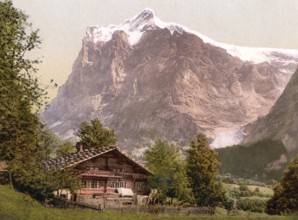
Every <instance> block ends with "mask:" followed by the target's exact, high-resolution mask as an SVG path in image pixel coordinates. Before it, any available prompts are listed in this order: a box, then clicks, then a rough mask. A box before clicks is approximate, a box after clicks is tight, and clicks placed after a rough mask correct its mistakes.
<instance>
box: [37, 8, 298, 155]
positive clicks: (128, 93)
mask: <svg viewBox="0 0 298 220" xmlns="http://www.w3.org/2000/svg"><path fill="white" fill-rule="evenodd" d="M297 63H298V52H297V51H287V50H270V49H252V48H241V47H235V46H230V45H225V44H220V43H216V42H214V41H212V40H210V39H208V38H206V37H204V36H202V35H200V34H198V33H195V32H193V31H190V30H188V29H187V28H185V27H182V26H179V25H176V24H168V23H164V22H162V21H160V20H159V19H158V18H157V17H155V16H154V14H153V12H152V11H151V10H149V9H146V10H144V11H142V12H141V13H140V14H138V15H136V16H135V17H133V18H131V19H128V20H126V21H125V22H124V23H123V24H121V25H119V26H110V27H107V28H103V27H97V26H92V27H89V28H88V29H87V33H86V37H85V38H84V39H83V45H82V49H81V51H80V53H79V55H78V57H77V59H76V61H75V63H74V65H73V69H72V72H71V74H70V76H69V78H68V80H67V82H66V83H65V84H64V85H63V86H62V87H61V88H60V89H59V92H58V95H57V97H56V98H55V99H54V100H53V101H52V103H51V104H50V106H49V107H48V108H47V110H46V111H45V112H44V113H43V114H42V118H43V119H44V120H45V121H47V122H48V124H49V126H50V128H52V129H53V130H54V131H55V132H57V133H58V134H59V135H61V136H63V137H64V138H70V137H73V135H74V134H75V132H76V131H77V129H78V127H79V125H80V123H81V122H83V121H86V120H90V119H92V118H95V117H99V118H100V119H101V120H102V122H103V123H104V124H105V125H106V126H108V127H110V128H113V129H115V131H116V134H117V136H118V144H119V145H120V146H121V147H123V148H130V149H131V148H138V147H140V146H144V143H146V142H148V141H150V140H152V139H154V138H156V137H165V138H167V139H169V140H173V141H176V142H178V143H180V144H181V145H184V144H186V143H187V142H188V141H189V138H191V137H193V135H195V134H196V133H197V132H199V131H202V132H205V133H206V134H207V135H208V137H210V141H211V142H212V141H213V142H212V144H213V146H214V147H222V146H225V145H229V144H231V143H232V144H233V143H236V142H239V141H240V140H242V139H243V137H244V136H245V134H244V133H243V129H242V128H243V126H245V125H246V124H248V123H250V122H252V121H255V120H256V119H257V118H258V117H259V116H263V115H265V114H266V113H268V111H269V109H270V107H271V106H272V105H273V104H274V102H275V101H276V99H277V98H278V96H279V95H280V93H281V92H282V90H283V88H284V87H285V85H286V83H287V82H288V80H289V78H290V76H291V74H292V73H293V72H294V70H295V68H296V66H297Z"/></svg>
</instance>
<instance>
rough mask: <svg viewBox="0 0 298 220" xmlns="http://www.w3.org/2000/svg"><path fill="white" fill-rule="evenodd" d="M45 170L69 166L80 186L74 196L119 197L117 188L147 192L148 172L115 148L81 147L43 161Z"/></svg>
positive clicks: (141, 192)
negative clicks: (76, 174)
mask: <svg viewBox="0 0 298 220" xmlns="http://www.w3.org/2000/svg"><path fill="white" fill-rule="evenodd" d="M43 165H44V166H45V167H46V168H47V169H65V168H70V167H71V168H73V169H74V170H76V171H77V173H78V175H79V176H80V179H81V184H82V188H81V189H80V190H78V191H77V192H75V197H81V196H87V197H93V198H95V197H105V198H117V197H120V196H121V195H119V193H118V191H117V188H126V189H131V190H132V191H133V193H134V195H144V194H146V193H148V187H147V178H148V176H149V175H152V173H151V172H150V171H149V170H147V169H146V168H145V167H143V166H142V165H140V164H138V163H137V162H135V161H134V160H132V159H131V158H129V157H128V156H126V155H125V154H123V153H122V152H121V151H120V150H118V149H117V148H115V147H109V148H103V149H90V150H89V149H85V150H82V149H81V150H80V151H79V152H77V153H73V154H69V155H66V156H63V157H58V158H55V159H53V160H49V161H46V162H44V164H43Z"/></svg>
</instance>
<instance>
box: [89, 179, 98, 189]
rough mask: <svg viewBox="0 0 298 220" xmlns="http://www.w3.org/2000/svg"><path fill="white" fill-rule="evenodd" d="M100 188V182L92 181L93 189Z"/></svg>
mask: <svg viewBox="0 0 298 220" xmlns="http://www.w3.org/2000/svg"><path fill="white" fill-rule="evenodd" d="M99 187H100V183H99V181H98V180H92V181H91V188H99Z"/></svg>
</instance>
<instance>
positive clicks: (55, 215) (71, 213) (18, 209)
mask: <svg viewBox="0 0 298 220" xmlns="http://www.w3.org/2000/svg"><path fill="white" fill-rule="evenodd" d="M247 217H248V218H251V219H255V218H258V219H268V217H266V216H264V215H258V214H253V213H244V212H243V213H240V212H239V213H238V216H229V217H227V216H226V214H225V212H224V211H223V210H221V211H219V212H217V216H213V217H203V216H202V217H187V216H186V217H178V216H175V217H167V216H156V215H149V214H129V213H121V214H117V213H107V212H104V213H99V212H94V211H89V210H71V209H57V208H46V207H44V206H42V205H41V204H39V203H38V202H36V201H35V200H33V199H32V198H31V197H29V196H27V195H25V194H22V193H19V192H16V191H14V190H12V189H11V188H10V187H9V186H3V185H0V219H1V220H12V219H17V220H23V219H24V220H29V219H30V220H35V219H36V220H40V219H44V220H46V219H55V220H62V219H66V220H70V219H71V220H76V219H84V220H88V219H90V220H91V219H92V220H94V219H106V220H114V219H115V220H116V219H117V220H121V219H127V220H136V219H140V220H151V219H152V220H154V219H188V220H189V219H218V218H220V219H231V218H232V219H241V218H243V219H247ZM270 219H271V218H270ZM273 219H286V218H285V217H274V218H273ZM289 219H291V218H289Z"/></svg>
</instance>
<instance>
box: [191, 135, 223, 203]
mask: <svg viewBox="0 0 298 220" xmlns="http://www.w3.org/2000/svg"><path fill="white" fill-rule="evenodd" d="M218 168H219V162H218V160H217V155H216V152H215V151H214V150H212V149H211V148H210V147H209V145H208V142H207V137H206V136H205V135H204V134H198V135H197V136H196V137H195V138H194V139H193V140H191V142H190V145H189V150H188V156H187V175H188V177H189V178H190V184H191V188H192V191H193V194H194V198H195V201H196V204H197V205H199V206H210V207H215V206H217V205H218V204H220V203H221V202H223V201H224V198H225V195H224V190H223V186H222V184H221V183H220V182H219V180H218V178H217V175H218Z"/></svg>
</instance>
